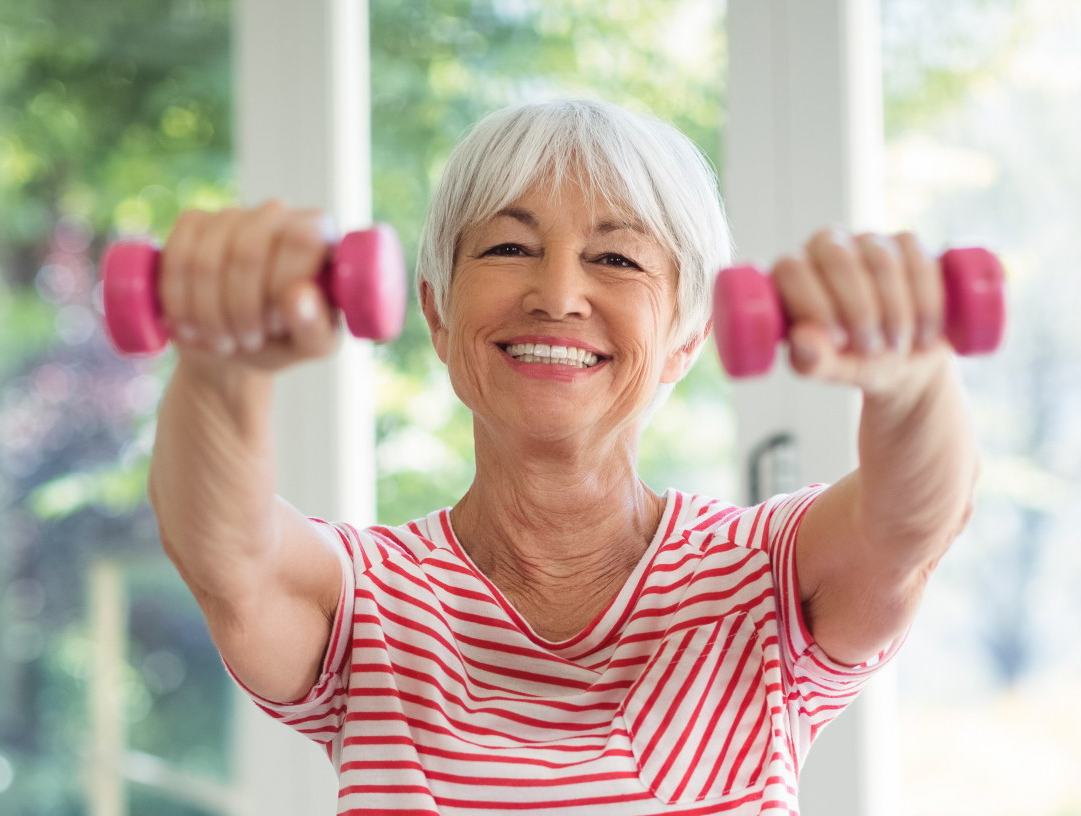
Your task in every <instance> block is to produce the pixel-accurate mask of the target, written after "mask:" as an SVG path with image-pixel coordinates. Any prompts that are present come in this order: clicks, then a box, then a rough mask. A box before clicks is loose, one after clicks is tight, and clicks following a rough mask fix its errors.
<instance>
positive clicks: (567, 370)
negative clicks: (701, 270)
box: [424, 181, 693, 441]
mask: <svg viewBox="0 0 1081 816" xmlns="http://www.w3.org/2000/svg"><path fill="white" fill-rule="evenodd" d="M676 274H677V273H676V268H675V264H674V262H673V260H672V259H671V257H669V254H668V253H667V252H666V251H665V249H664V248H663V247H662V246H661V245H660V244H659V243H658V242H657V241H656V240H655V239H654V238H652V237H651V236H650V235H649V234H648V233H647V232H646V231H645V229H644V227H643V226H642V225H641V224H639V223H637V222H636V220H635V219H633V218H628V217H627V216H626V215H625V214H624V213H620V212H617V211H614V210H612V209H611V208H610V207H609V206H608V205H607V204H605V202H604V201H603V199H602V198H600V197H598V198H597V199H595V200H588V199H587V198H586V197H585V194H584V193H583V191H582V189H581V187H580V186H579V185H578V184H576V183H574V182H573V181H570V182H567V183H566V184H564V185H563V187H562V188H561V189H560V190H559V191H558V192H557V194H556V195H551V194H550V191H549V190H548V189H547V188H539V187H535V188H534V189H532V190H531V191H530V192H529V193H527V194H526V195H524V196H522V197H521V198H520V199H518V200H517V201H515V202H513V203H512V204H511V205H510V206H508V207H506V208H505V209H504V210H502V211H501V212H499V213H497V214H496V215H495V216H494V217H493V218H491V219H490V220H489V221H487V222H485V223H482V224H480V225H478V226H477V227H475V228H473V229H471V230H469V231H468V232H466V233H465V235H463V237H462V241H461V244H460V246H459V249H458V253H457V257H456V261H455V268H454V276H453V279H452V282H451V289H450V297H449V302H448V307H447V314H446V322H445V324H444V325H441V324H440V323H439V320H438V317H437V316H436V314H435V309H434V305H433V304H432V303H431V297H430V296H428V295H426V296H425V298H424V300H425V303H424V308H425V314H426V316H427V317H428V320H429V324H430V326H431V327H432V338H433V342H434V344H435V348H436V351H437V352H438V354H439V357H440V359H442V360H443V362H445V363H446V364H447V367H448V369H449V371H450V377H451V382H452V384H453V386H454V389H455V391H456V393H457V394H458V396H459V397H460V398H461V400H462V401H463V402H464V403H465V404H466V405H467V406H468V407H469V408H470V409H471V410H472V411H473V413H474V415H475V416H476V418H477V421H478V422H484V423H490V424H492V425H493V426H498V427H501V428H508V429H513V430H515V431H516V432H518V433H523V434H525V435H526V436H529V437H536V438H537V439H541V440H548V441H554V440H557V439H567V438H571V437H573V436H575V435H577V434H582V433H597V432H601V433H604V432H606V431H615V432H619V431H621V430H625V429H628V428H630V429H633V430H634V431H635V433H637V429H638V425H639V422H638V419H639V417H640V416H641V414H642V412H643V411H644V410H645V409H646V407H647V406H648V404H649V401H650V399H651V398H652V396H653V394H654V393H655V392H656V390H657V386H658V384H659V383H662V382H675V381H676V380H678V379H679V377H680V376H682V374H683V371H684V369H685V368H686V366H687V365H689V364H690V362H691V361H692V359H693V354H692V350H693V349H687V348H683V349H678V350H675V351H672V350H670V349H669V344H670V335H671V329H672V323H673V318H674V316H675V294H676Z"/></svg>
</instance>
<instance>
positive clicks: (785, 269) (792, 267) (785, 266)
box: [773, 255, 804, 283]
mask: <svg viewBox="0 0 1081 816" xmlns="http://www.w3.org/2000/svg"><path fill="white" fill-rule="evenodd" d="M803 271H804V265H803V262H802V261H801V260H800V259H799V258H797V257H795V256H794V255H782V256H781V257H780V258H778V259H777V262H776V263H775V264H774V265H773V275H774V277H776V278H778V279H779V280H781V281H782V282H784V283H788V282H791V281H792V280H794V279H796V278H798V277H800V275H802V274H803Z"/></svg>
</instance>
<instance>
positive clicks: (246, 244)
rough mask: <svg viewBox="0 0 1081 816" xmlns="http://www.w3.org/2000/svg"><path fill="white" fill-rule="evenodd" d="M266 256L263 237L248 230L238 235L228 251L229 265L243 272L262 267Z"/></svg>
mask: <svg viewBox="0 0 1081 816" xmlns="http://www.w3.org/2000/svg"><path fill="white" fill-rule="evenodd" d="M266 255H267V245H266V238H265V236H264V235H262V234H259V233H257V232H255V231H253V230H250V229H249V230H246V231H244V232H241V233H239V234H238V235H237V236H236V238H235V239H234V240H233V245H232V246H231V247H230V249H229V261H230V263H231V264H232V265H233V266H235V267H238V268H239V269H242V270H244V271H250V270H252V269H255V268H257V267H259V266H262V265H263V263H264V261H265V258H266Z"/></svg>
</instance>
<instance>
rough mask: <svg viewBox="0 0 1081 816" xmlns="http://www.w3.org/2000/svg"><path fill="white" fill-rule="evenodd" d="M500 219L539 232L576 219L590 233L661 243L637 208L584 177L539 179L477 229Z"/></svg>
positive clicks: (577, 224)
mask: <svg viewBox="0 0 1081 816" xmlns="http://www.w3.org/2000/svg"><path fill="white" fill-rule="evenodd" d="M499 219H510V220H511V221H517V222H519V223H521V224H523V225H525V226H526V227H529V228H531V229H536V230H540V229H544V228H545V227H548V226H550V225H551V223H552V222H553V221H559V220H572V221H574V222H575V226H576V227H577V228H578V229H579V230H581V231H582V232H585V233H587V234H601V235H604V234H608V233H612V232H619V231H629V232H633V233H637V234H638V236H639V237H641V238H644V239H647V240H650V241H653V242H655V243H658V244H660V243H661V242H660V240H659V239H658V238H657V236H656V235H655V234H654V232H653V231H652V230H650V229H649V227H648V226H647V224H646V221H645V219H643V218H642V217H641V216H640V215H639V214H638V213H636V212H635V211H634V210H633V208H631V207H630V206H628V205H626V204H624V203H622V202H620V201H619V200H618V199H617V198H616V197H615V196H612V195H608V194H606V193H605V192H604V191H602V190H601V189H599V188H598V187H597V185H595V184H592V183H590V182H589V181H582V180H581V179H580V178H579V179H564V180H563V182H562V183H554V182H553V180H552V179H550V178H547V179H541V180H538V181H537V182H535V183H534V184H532V185H531V186H530V187H529V188H528V189H527V190H525V191H524V192H523V193H521V194H520V195H518V196H517V197H514V198H512V199H510V200H508V201H506V202H505V203H504V204H503V205H502V206H500V207H499V208H498V209H496V210H495V212H493V213H492V214H491V215H489V216H488V217H487V218H484V219H482V220H481V222H480V223H479V224H477V226H483V225H484V224H489V223H492V222H494V221H497V220H499Z"/></svg>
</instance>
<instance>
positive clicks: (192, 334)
mask: <svg viewBox="0 0 1081 816" xmlns="http://www.w3.org/2000/svg"><path fill="white" fill-rule="evenodd" d="M198 338H199V332H197V331H196V330H195V327H194V326H193V325H191V323H181V324H180V325H178V326H177V327H176V339H177V340H180V341H181V342H182V343H194V342H195V341H196V340H197V339H198Z"/></svg>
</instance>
